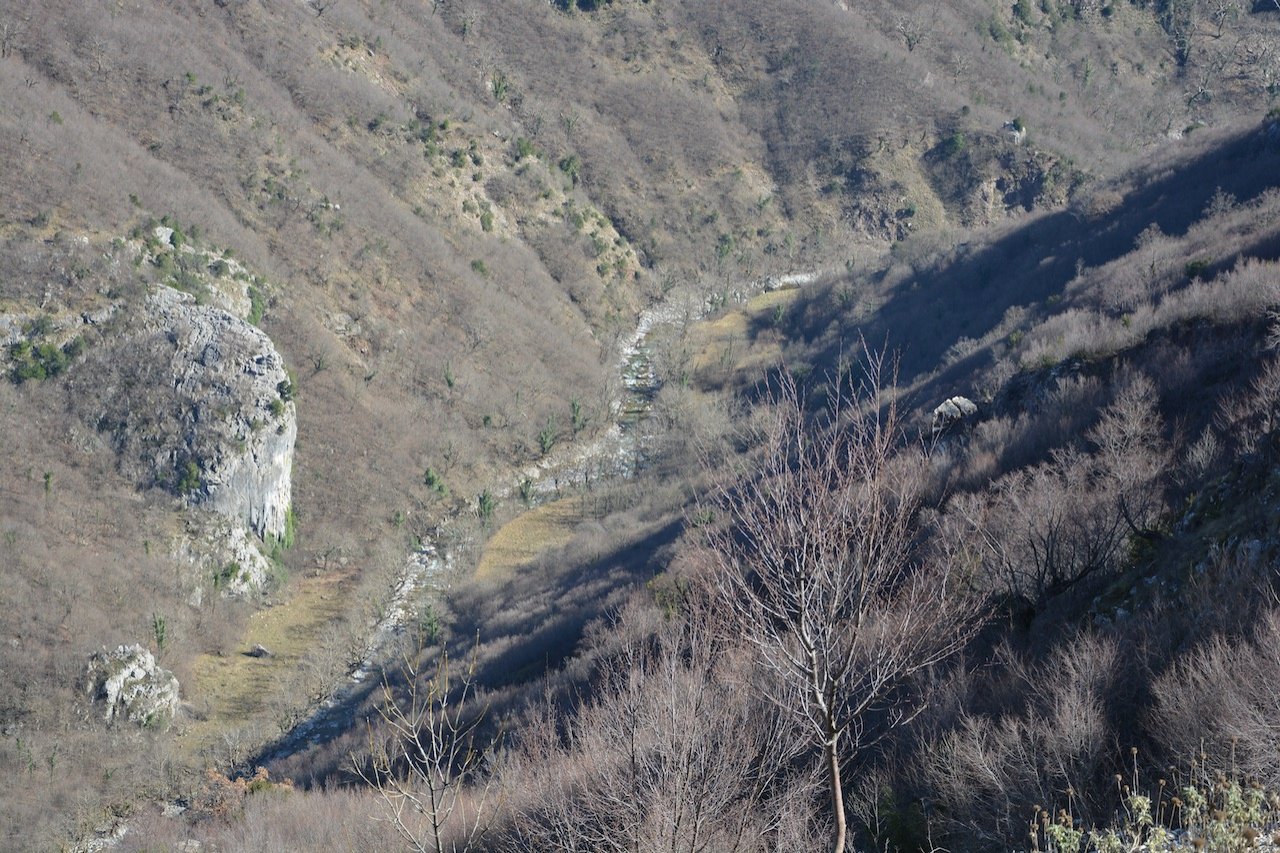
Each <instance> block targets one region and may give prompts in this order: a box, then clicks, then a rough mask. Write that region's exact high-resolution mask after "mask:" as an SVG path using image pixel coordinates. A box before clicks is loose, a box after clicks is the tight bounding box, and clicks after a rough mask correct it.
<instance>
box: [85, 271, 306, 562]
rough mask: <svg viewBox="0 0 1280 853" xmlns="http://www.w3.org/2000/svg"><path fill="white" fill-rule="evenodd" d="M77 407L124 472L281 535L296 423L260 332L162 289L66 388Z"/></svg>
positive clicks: (262, 533)
mask: <svg viewBox="0 0 1280 853" xmlns="http://www.w3.org/2000/svg"><path fill="white" fill-rule="evenodd" d="M72 386H73V387H72V394H73V398H74V402H73V405H74V406H75V407H77V408H79V409H81V411H82V414H83V416H84V417H85V419H86V420H87V421H89V422H90V423H91V424H93V425H94V426H96V427H97V429H98V430H99V431H102V432H107V433H109V434H110V435H111V436H112V438H113V441H114V444H115V446H116V449H117V452H118V453H119V454H120V464H121V467H122V469H124V470H125V472H126V473H128V474H130V475H131V476H133V477H134V478H135V480H136V481H137V482H138V483H139V485H142V486H160V487H162V488H166V489H168V490H169V491H172V492H174V493H176V494H179V495H181V496H182V497H183V498H185V499H186V500H187V502H188V503H190V504H191V505H193V506H201V507H206V508H208V509H211V510H213V511H215V512H218V513H220V514H222V515H224V516H227V517H229V518H231V519H235V520H238V521H240V522H242V523H243V524H244V525H245V526H246V527H247V528H249V529H251V530H252V531H254V532H255V533H256V534H257V535H258V536H259V537H261V538H265V537H267V536H275V537H283V536H285V535H286V531H287V528H288V523H289V522H288V517H289V505H290V499H291V480H290V472H291V468H292V465H293V446H294V440H295V438H296V436H297V420H296V416H295V409H294V404H293V402H292V397H293V386H292V382H291V381H290V379H289V376H288V373H287V372H286V371H285V367H284V361H283V359H282V358H281V357H280V354H279V353H278V352H277V351H276V349H275V347H274V346H273V345H272V343H271V339H270V338H268V337H267V336H266V334H264V333H263V332H262V331H261V330H260V329H258V328H256V327H254V326H252V325H250V324H249V323H247V322H245V321H244V320H241V319H240V318H238V317H236V316H234V315H233V314H230V313H228V312H227V311H224V310H222V309H219V308H214V307H211V306H208V305H200V304H198V303H197V302H196V300H195V299H194V298H193V297H192V296H191V295H189V294H187V293H183V292H181V291H178V290H174V289H172V288H169V287H160V288H158V289H157V290H156V291H155V292H154V293H152V294H151V295H150V296H148V297H147V299H146V300H145V303H144V305H143V310H142V311H141V316H139V317H136V318H135V319H134V320H133V321H132V322H131V323H130V324H129V325H128V327H127V329H126V330H125V332H124V333H123V334H122V335H121V337H120V338H119V339H118V340H117V341H115V342H114V343H112V344H109V345H107V346H102V347H96V348H95V351H94V353H93V354H92V357H91V359H90V360H89V362H88V363H87V364H86V365H85V367H84V369H82V370H79V371H77V375H76V376H75V377H74V378H73V382H72Z"/></svg>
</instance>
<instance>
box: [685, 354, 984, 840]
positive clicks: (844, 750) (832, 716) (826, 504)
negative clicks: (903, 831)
mask: <svg viewBox="0 0 1280 853" xmlns="http://www.w3.org/2000/svg"><path fill="white" fill-rule="evenodd" d="M868 361H869V369H868V370H867V371H866V377H867V381H866V383H865V385H864V387H863V388H862V393H861V394H858V395H852V394H846V393H842V392H840V391H839V389H836V390H834V391H833V392H830V393H829V403H828V405H827V406H826V407H825V409H824V410H823V411H822V412H820V413H819V415H818V416H817V417H816V418H815V419H814V420H813V422H809V419H808V417H807V412H806V407H805V400H804V397H803V395H802V394H801V392H800V390H799V389H798V388H797V387H796V385H795V383H794V382H792V381H791V380H789V379H784V380H782V381H781V383H780V385H779V387H778V389H777V390H776V391H775V392H774V393H773V394H772V399H771V400H770V403H771V406H770V412H771V414H770V416H769V420H768V423H767V425H766V427H765V432H764V440H763V443H762V447H761V448H760V452H759V457H758V458H757V459H754V460H753V465H754V468H753V469H751V470H746V471H743V472H741V473H740V475H739V476H738V477H737V479H736V480H734V481H733V482H729V483H725V484H724V485H723V486H721V487H720V488H719V489H718V490H717V491H716V492H715V494H714V495H713V497H712V499H711V504H710V507H711V513H712V514H713V515H714V516H716V517H717V519H718V520H720V521H722V522H724V523H722V524H716V525H713V526H709V527H708V529H707V533H706V539H705V556H706V559H707V568H708V577H709V581H710V584H711V585H712V586H713V588H714V591H715V594H716V595H717V597H718V599H719V601H720V603H721V606H722V609H723V610H724V612H725V613H727V614H728V615H729V617H730V618H731V620H732V625H733V627H734V630H735V631H736V632H738V633H740V634H741V636H742V637H744V638H745V639H746V640H747V641H748V642H749V643H750V644H751V646H753V647H754V649H755V651H756V654H757V655H758V657H759V659H760V661H761V662H762V664H763V665H764V667H765V668H766V670H767V671H768V672H769V673H770V676H771V678H770V679H769V680H768V682H767V684H768V687H767V688H766V689H767V690H768V691H769V693H770V698H771V699H772V700H773V701H774V702H775V703H776V704H777V705H778V706H779V707H781V708H783V709H786V710H787V711H789V712H793V713H794V714H796V715H797V716H798V717H799V718H800V719H801V720H802V722H803V723H804V727H805V729H806V730H807V732H808V735H809V736H810V737H811V739H812V741H813V742H814V744H815V745H818V746H821V748H822V752H823V760H824V763H825V768H824V773H825V776H826V778H827V782H828V785H829V794H830V805H831V812H832V817H833V820H834V829H833V836H832V849H833V850H836V851H840V850H843V849H844V847H845V838H846V833H847V829H846V821H845V809H844V804H843V797H844V792H843V786H842V781H841V765H842V763H844V762H847V761H848V760H849V759H851V758H852V757H853V756H855V755H857V754H858V753H859V752H860V751H862V750H864V749H866V748H867V747H868V746H870V745H871V744H872V743H874V742H875V741H876V740H878V739H879V738H880V737H882V736H883V735H884V734H885V733H886V732H887V731H889V730H891V729H892V728H894V727H896V726H898V725H901V724H902V723H905V722H907V721H909V720H910V719H912V718H913V717H914V716H915V715H916V714H917V713H918V712H919V711H920V709H921V708H922V707H923V698H922V696H921V695H919V694H918V693H917V692H915V691H913V690H912V689H911V685H910V681H911V679H912V676H914V675H916V674H918V673H920V672H921V671H922V670H923V669H925V668H927V667H929V666H932V665H934V664H936V663H938V662H940V661H942V660H943V659H944V658H946V657H947V656H949V655H950V654H951V653H953V652H954V651H956V650H957V649H959V648H960V647H961V646H962V645H963V644H964V643H965V641H966V640H967V639H968V638H969V637H970V636H971V635H972V632H973V631H974V630H975V627H976V624H977V618H976V616H977V613H978V608H976V607H974V606H973V604H972V603H971V602H969V601H967V600H966V596H965V595H964V594H963V590H961V589H959V588H957V584H956V582H955V578H954V577H953V573H952V571H951V568H950V567H949V566H948V565H945V564H941V563H938V562H930V561H925V560H923V559H920V558H919V557H918V555H917V554H916V552H915V549H914V548H913V544H914V539H915V517H916V512H917V509H918V507H919V502H920V498H919V494H920V490H921V486H922V473H923V466H922V465H921V462H922V461H923V454H922V453H921V452H920V451H919V450H918V449H916V448H914V447H911V446H910V445H907V444H906V443H905V442H904V441H903V434H902V429H901V422H900V420H899V415H898V411H897V409H896V406H895V405H894V404H893V403H890V404H889V405H888V406H887V407H886V408H885V409H883V410H881V409H879V408H878V405H879V402H880V400H881V399H882V397H884V398H889V397H892V395H891V394H882V393H881V392H882V391H886V390H888V389H887V388H885V387H884V386H883V385H882V383H881V376H882V370H883V366H884V365H883V361H882V360H881V359H879V358H869V359H868Z"/></svg>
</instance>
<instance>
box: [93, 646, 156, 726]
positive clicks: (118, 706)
mask: <svg viewBox="0 0 1280 853" xmlns="http://www.w3.org/2000/svg"><path fill="white" fill-rule="evenodd" d="M85 692H86V693H87V694H88V696H89V699H90V701H92V702H95V703H99V704H101V705H103V706H105V710H104V712H103V717H104V719H106V721H107V722H111V721H112V720H120V719H123V720H128V721H129V722H131V723H137V724H138V725H141V726H154V725H163V724H165V723H167V722H169V721H170V720H172V719H173V717H174V715H175V714H177V712H178V679H177V677H175V676H174V674H173V673H172V672H169V671H168V670H166V669H161V668H160V667H159V666H157V665H156V659H155V656H154V655H153V654H151V652H150V651H148V650H147V649H145V648H143V647H142V646H141V645H138V644H137V643H133V644H131V645H122V646H117V647H116V648H115V650H113V651H108V650H107V649H106V648H105V647H104V648H103V649H102V651H100V652H95V653H94V654H93V655H91V656H90V658H89V666H88V668H87V671H86V673H85Z"/></svg>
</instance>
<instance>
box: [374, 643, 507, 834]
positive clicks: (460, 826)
mask: <svg viewBox="0 0 1280 853" xmlns="http://www.w3.org/2000/svg"><path fill="white" fill-rule="evenodd" d="M432 663H433V665H435V667H436V669H435V672H434V673H433V674H431V675H430V677H426V676H425V673H424V671H423V667H422V663H421V661H420V658H419V655H418V654H417V653H414V652H408V653H406V654H405V656H404V658H403V660H402V663H401V674H402V675H403V677H404V682H405V684H404V687H403V688H401V689H397V687H396V686H395V685H393V684H392V682H391V681H390V679H388V680H385V681H384V682H383V686H382V696H381V701H380V703H379V705H378V721H377V724H376V725H375V726H374V727H371V729H370V733H369V746H368V751H367V753H366V754H364V755H357V756H352V765H353V766H354V768H355V770H356V772H357V773H358V774H359V775H360V777H361V778H362V779H363V780H364V781H365V782H366V783H368V785H369V786H370V787H371V788H373V789H374V791H375V792H377V794H378V797H379V799H380V800H381V803H382V809H381V812H382V817H383V818H384V819H385V820H387V821H389V822H390V823H391V825H392V826H394V827H395V829H396V831H397V832H398V833H399V834H400V836H401V838H403V839H404V840H405V842H406V843H407V844H408V845H409V849H411V850H416V851H420V853H443V851H446V850H447V851H450V853H458V851H465V850H471V849H474V848H475V846H476V844H477V843H478V842H479V841H480V839H481V838H482V837H483V836H484V834H485V832H486V830H487V828H488V825H489V818H490V811H491V809H490V808H489V806H490V803H489V793H490V785H489V779H488V778H487V777H485V776H484V774H483V769H484V765H485V762H486V753H487V749H488V746H489V745H488V744H485V743H483V742H482V740H481V739H480V738H479V737H478V733H477V729H478V728H479V725H480V723H481V720H482V719H483V716H484V709H483V708H480V709H477V708H476V707H475V702H474V699H475V695H474V694H475V691H474V675H475V661H474V660H471V661H468V662H467V663H465V664H464V665H463V666H462V667H461V668H460V669H458V668H455V666H454V664H452V663H451V661H450V660H449V656H448V653H447V652H443V651H442V652H441V654H440V657H439V659H438V660H437V661H433V662H432Z"/></svg>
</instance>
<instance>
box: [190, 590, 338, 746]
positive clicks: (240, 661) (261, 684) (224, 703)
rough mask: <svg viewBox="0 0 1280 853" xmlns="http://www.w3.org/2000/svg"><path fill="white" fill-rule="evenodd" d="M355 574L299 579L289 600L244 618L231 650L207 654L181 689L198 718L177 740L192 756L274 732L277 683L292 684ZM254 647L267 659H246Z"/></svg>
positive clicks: (280, 689)
mask: <svg viewBox="0 0 1280 853" xmlns="http://www.w3.org/2000/svg"><path fill="white" fill-rule="evenodd" d="M355 580H356V577H355V573H354V572H351V571H347V572H332V573H327V574H323V575H319V576H317V577H310V578H304V579H301V580H299V581H298V583H297V584H296V586H295V587H294V590H293V594H292V595H291V596H290V597H289V599H288V601H285V602H283V603H281V604H278V605H276V606H275V607H269V608H266V609H264V610H259V611H258V612H256V613H254V614H253V615H252V616H250V617H249V621H248V624H247V626H246V628H245V633H244V636H243V638H242V639H241V640H240V642H239V644H238V645H237V646H236V648H233V649H227V650H226V651H225V653H224V654H222V655H212V654H206V655H201V656H200V657H199V658H197V659H196V662H195V664H194V665H193V667H192V670H193V672H194V675H195V678H194V681H195V683H194V685H192V687H191V688H190V689H189V690H186V691H184V692H185V693H186V694H187V698H188V699H189V700H190V701H191V703H192V705H193V706H194V708H195V709H196V712H197V714H199V715H201V716H202V717H203V719H200V720H198V721H196V722H194V723H192V724H191V725H190V726H189V727H188V728H187V729H186V730H185V731H184V732H182V734H181V735H180V737H179V743H180V744H181V745H182V748H183V749H184V751H186V752H187V753H188V754H189V755H191V756H192V757H196V756H199V755H200V754H201V753H202V752H203V751H204V750H206V749H208V748H210V747H216V746H217V743H218V741H219V739H220V738H221V736H222V734H223V733H225V732H229V731H233V730H235V729H238V728H243V727H246V726H254V725H255V724H257V727H258V728H259V729H261V730H262V731H263V732H264V733H266V734H273V733H274V730H273V729H272V727H273V726H274V724H275V719H274V717H273V715H272V711H273V709H272V707H271V705H272V700H273V699H276V698H278V697H279V696H280V695H281V693H282V685H288V684H290V683H291V682H293V683H296V682H294V679H292V678H291V676H292V675H293V674H294V673H295V672H296V671H297V669H298V666H299V664H300V663H301V661H302V658H303V656H304V655H305V654H306V653H307V652H308V651H310V650H311V649H313V648H315V647H317V646H318V645H320V644H321V642H322V641H323V636H324V630H325V628H326V627H327V626H328V625H330V624H331V623H332V622H333V621H334V620H335V619H337V618H339V617H340V616H341V615H342V613H343V611H344V610H345V609H346V606H347V599H348V598H349V596H350V593H351V588H352V587H353V585H354V583H355ZM255 645H262V646H263V647H265V648H266V649H268V650H270V651H271V653H272V657H261V658H255V657H249V656H248V655H246V654H245V652H247V651H249V650H250V649H252V648H253V647H254V646H255Z"/></svg>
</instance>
